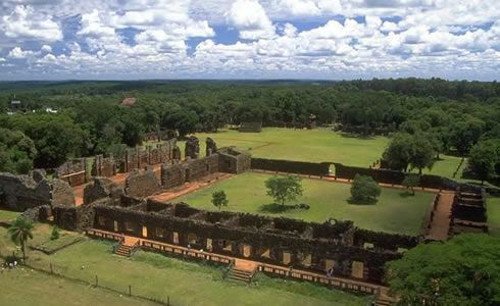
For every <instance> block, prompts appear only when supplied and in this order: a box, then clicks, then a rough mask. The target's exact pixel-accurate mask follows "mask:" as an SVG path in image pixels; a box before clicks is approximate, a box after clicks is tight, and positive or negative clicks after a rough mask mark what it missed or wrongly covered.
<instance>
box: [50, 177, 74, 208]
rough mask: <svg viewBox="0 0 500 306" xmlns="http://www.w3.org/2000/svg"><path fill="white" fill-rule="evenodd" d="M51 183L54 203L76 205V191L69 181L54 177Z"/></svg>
mask: <svg viewBox="0 0 500 306" xmlns="http://www.w3.org/2000/svg"><path fill="white" fill-rule="evenodd" d="M51 183H52V184H51V185H52V192H51V194H52V204H53V205H63V206H75V193H74V192H73V188H71V186H70V185H69V184H68V183H67V182H65V181H62V180H59V179H54V180H52V182H51Z"/></svg>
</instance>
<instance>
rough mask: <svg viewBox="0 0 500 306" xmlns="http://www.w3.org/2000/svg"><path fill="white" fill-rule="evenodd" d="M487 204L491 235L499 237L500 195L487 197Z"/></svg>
mask: <svg viewBox="0 0 500 306" xmlns="http://www.w3.org/2000/svg"><path fill="white" fill-rule="evenodd" d="M487 204H488V208H487V209H488V210H487V212H488V227H489V231H490V233H491V234H492V235H494V236H497V237H500V197H496V198H494V197H489V198H488V200H487Z"/></svg>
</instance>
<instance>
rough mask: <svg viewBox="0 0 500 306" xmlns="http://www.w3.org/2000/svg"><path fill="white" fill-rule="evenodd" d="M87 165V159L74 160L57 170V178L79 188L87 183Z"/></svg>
mask: <svg viewBox="0 0 500 306" xmlns="http://www.w3.org/2000/svg"><path fill="white" fill-rule="evenodd" d="M86 173H87V164H86V162H85V158H78V159H72V160H69V161H67V162H65V163H64V164H62V165H61V166H59V167H58V168H57V169H56V176H57V177H58V178H59V179H61V180H63V181H66V182H68V183H69V184H70V185H71V186H78V185H82V184H85V183H86V182H87V175H86Z"/></svg>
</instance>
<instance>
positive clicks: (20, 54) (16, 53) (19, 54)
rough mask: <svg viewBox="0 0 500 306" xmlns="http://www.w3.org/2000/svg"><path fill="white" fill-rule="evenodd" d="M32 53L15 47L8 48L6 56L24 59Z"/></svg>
mask: <svg viewBox="0 0 500 306" xmlns="http://www.w3.org/2000/svg"><path fill="white" fill-rule="evenodd" d="M33 54H34V52H33V51H28V50H26V51H25V50H23V49H21V48H20V47H15V48H14V49H12V50H10V52H9V54H8V55H7V56H8V57H10V58H13V59H25V58H27V57H29V56H31V55H33Z"/></svg>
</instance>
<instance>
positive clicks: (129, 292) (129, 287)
mask: <svg viewBox="0 0 500 306" xmlns="http://www.w3.org/2000/svg"><path fill="white" fill-rule="evenodd" d="M128 295H129V296H131V295H132V286H131V285H128Z"/></svg>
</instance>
